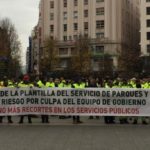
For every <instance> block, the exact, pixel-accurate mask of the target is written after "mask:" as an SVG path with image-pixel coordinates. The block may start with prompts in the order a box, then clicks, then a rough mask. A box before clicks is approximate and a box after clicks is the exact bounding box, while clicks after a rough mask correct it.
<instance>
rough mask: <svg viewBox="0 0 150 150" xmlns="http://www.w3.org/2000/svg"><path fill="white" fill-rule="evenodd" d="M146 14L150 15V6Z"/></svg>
mask: <svg viewBox="0 0 150 150" xmlns="http://www.w3.org/2000/svg"><path fill="white" fill-rule="evenodd" d="M146 14H147V15H150V7H147V8H146Z"/></svg>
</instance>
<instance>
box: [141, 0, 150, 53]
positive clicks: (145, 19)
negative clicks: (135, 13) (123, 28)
mask: <svg viewBox="0 0 150 150" xmlns="http://www.w3.org/2000/svg"><path fill="white" fill-rule="evenodd" d="M141 53H142V55H144V56H147V55H149V54H150V0H141Z"/></svg>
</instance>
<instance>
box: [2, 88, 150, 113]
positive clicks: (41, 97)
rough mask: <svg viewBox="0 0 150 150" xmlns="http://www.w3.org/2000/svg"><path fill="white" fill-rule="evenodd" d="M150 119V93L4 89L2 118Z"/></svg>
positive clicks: (135, 90)
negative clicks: (43, 116) (71, 116)
mask: <svg viewBox="0 0 150 150" xmlns="http://www.w3.org/2000/svg"><path fill="white" fill-rule="evenodd" d="M27 114H33V115H41V114H47V115H80V116H150V90H149V89H124V88H122V89H121V88H118V89H115V88H110V89H109V88H108V89H107V88H85V89H73V88H1V89H0V116H6V115H27Z"/></svg>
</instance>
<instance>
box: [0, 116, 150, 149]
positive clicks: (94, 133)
mask: <svg viewBox="0 0 150 150" xmlns="http://www.w3.org/2000/svg"><path fill="white" fill-rule="evenodd" d="M34 120H35V121H34V123H33V124H31V125H29V124H27V123H25V124H23V125H19V124H17V123H14V124H12V125H9V124H7V123H6V122H5V123H4V124H2V125H1V126H0V147H1V148H0V149H1V150H149V149H150V136H149V133H150V125H141V124H138V125H132V124H130V125H120V124H114V125H105V124H104V123H103V122H102V120H88V119H87V118H82V120H83V121H84V123H83V124H81V125H73V124H72V120H71V119H63V120H60V119H56V118H51V123H50V124H48V125H43V124H41V123H39V122H38V121H39V120H36V119H34ZM4 121H5V120H4Z"/></svg>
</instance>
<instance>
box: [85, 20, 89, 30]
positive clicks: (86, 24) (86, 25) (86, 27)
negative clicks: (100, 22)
mask: <svg viewBox="0 0 150 150" xmlns="http://www.w3.org/2000/svg"><path fill="white" fill-rule="evenodd" d="M84 30H88V22H84Z"/></svg>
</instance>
